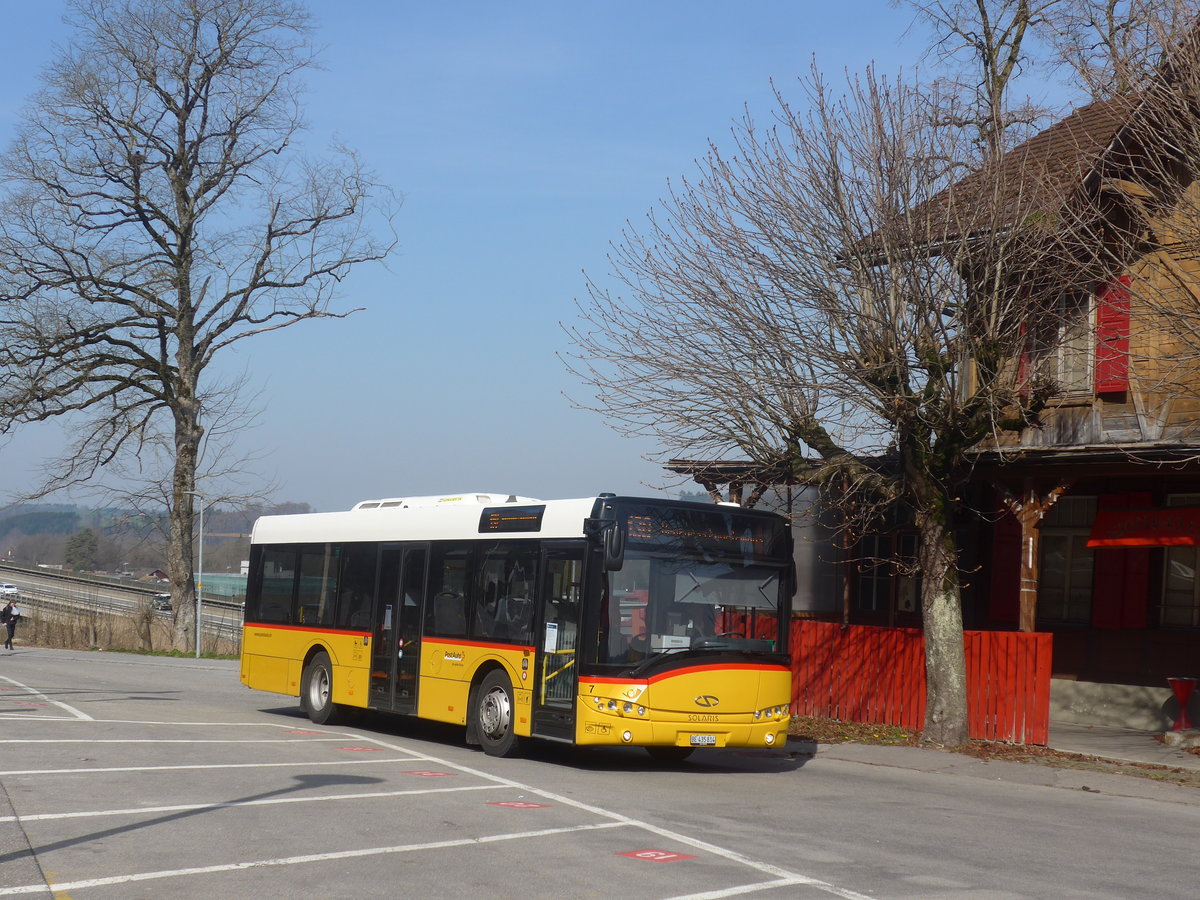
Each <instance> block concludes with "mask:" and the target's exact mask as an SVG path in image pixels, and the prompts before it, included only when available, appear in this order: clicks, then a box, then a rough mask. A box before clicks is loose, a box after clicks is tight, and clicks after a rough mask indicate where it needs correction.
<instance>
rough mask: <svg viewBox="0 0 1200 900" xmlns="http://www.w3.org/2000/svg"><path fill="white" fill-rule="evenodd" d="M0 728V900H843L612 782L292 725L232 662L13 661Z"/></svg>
mask: <svg viewBox="0 0 1200 900" xmlns="http://www.w3.org/2000/svg"><path fill="white" fill-rule="evenodd" d="M0 723H2V725H0V729H2V730H0V754H2V755H3V764H2V765H0V788H2V790H0V897H6V896H39V895H40V896H55V897H68V898H75V900H84V898H88V900H91V898H97V900H99V898H112V900H117V898H122V900H125V898H131V897H154V898H164V897H220V898H242V897H244V898H255V900H266V898H276V897H279V898H283V897H289V898H290V897H296V896H301V895H303V896H308V897H354V898H357V897H385V896H386V897H437V898H443V897H445V898H453V897H470V898H479V897H486V898H488V900H494V898H507V897H512V898H516V897H520V898H541V897H546V898H551V897H553V898H556V900H560V898H564V897H612V896H621V897H628V898H640V897H645V898H668V897H676V898H684V897H689V898H701V897H710V898H719V897H732V896H753V897H763V898H784V897H787V898H807V897H828V896H838V897H845V898H854V897H860V896H863V895H861V894H857V893H855V892H853V891H849V890H846V889H843V888H839V887H837V886H836V885H833V884H830V883H828V882H826V881H822V880H820V879H814V878H811V877H808V876H806V875H804V874H802V873H798V872H794V871H789V870H785V869H782V868H779V867H778V866H775V865H771V864H769V863H767V862H764V861H762V860H758V859H755V858H754V857H753V855H749V854H746V853H744V852H743V851H740V850H738V849H734V848H732V847H730V846H725V845H723V844H722V842H720V841H714V840H713V839H712V836H711V835H703V834H701V833H700V832H701V831H702V829H697V831H696V833H690V832H689V830H688V829H687V828H677V827H671V828H665V827H663V826H662V825H661V824H660V825H656V824H652V823H651V822H650V821H647V820H645V819H643V818H640V817H639V816H637V815H636V814H634V812H631V809H630V806H629V803H628V801H627V800H626V799H623V798H628V797H635V796H636V795H637V793H638V792H639V791H642V790H644V789H645V788H644V787H638V786H637V785H634V784H631V782H630V781H629V778H627V777H625V775H626V773H623V772H621V771H616V770H614V771H610V772H604V771H601V772H600V773H599V775H597V774H596V773H591V774H590V775H589V778H593V779H594V778H597V777H599V778H602V779H603V778H606V779H608V783H611V784H612V785H613V787H614V790H613V792H612V796H611V800H612V801H613V802H612V804H611V805H609V804H602V805H598V804H597V803H596V802H595V797H594V792H589V793H591V794H593V796H587V797H585V796H583V794H584V792H582V791H575V790H574V789H573V779H572V776H571V773H570V771H569V767H563V766H557V765H545V764H539V763H538V762H537V761H526V760H518V761H511V760H494V759H491V758H488V757H486V756H484V755H483V754H481V753H478V752H477V751H472V750H471V749H469V748H466V747H465V746H462V745H461V744H460V743H458V742H456V741H455V740H454V736H453V734H450V735H449V737H447V735H446V734H441V735H435V736H434V739H433V740H430V739H428V738H427V737H426V736H424V735H418V736H416V737H409V736H407V735H406V734H405V733H403V731H402V730H401V732H400V733H396V732H395V730H394V729H393V730H391V731H379V730H377V729H368V728H357V727H317V726H312V725H311V724H309V723H308V721H307V720H306V719H303V718H301V717H300V716H299V714H298V711H297V710H296V708H295V705H294V704H293V703H290V702H289V701H288V699H287V698H284V697H275V696H273V695H267V694H261V693H257V692H251V691H247V690H245V689H244V688H242V687H241V685H240V684H238V682H237V669H236V663H231V662H220V661H208V660H187V659H180V660H173V659H163V658H145V657H130V656H123V655H116V654H85V653H78V654H73V653H65V652H62V651H47V650H38V649H27V650H24V651H19V652H17V653H14V654H9V655H5V656H4V657H3V658H2V659H0ZM439 738H440V740H439ZM638 765H641V766H642V769H643V770H644V771H642V772H641V773H639V772H638V771H637V766H634V768H633V772H632V776H631V777H633V778H635V779H639V780H640V779H644V778H645V776H647V775H650V776H653V777H652V778H651V779H650V780H647V781H644V785H645V786H650V785H652V784H653V782H654V780H655V779H656V778H670V777H672V775H673V774H674V773H671V772H669V771H667V772H657V773H655V772H653V771H652V770H648V769H647V767H646V766H645V765H643V764H641V763H640V758H639V763H638ZM601 769H603V767H601ZM618 785H619V788H620V789H619V790H618V789H617V788H618ZM629 791H632V793H628V792H629ZM635 809H636V808H635Z"/></svg>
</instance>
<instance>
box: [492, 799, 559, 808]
mask: <svg viewBox="0 0 1200 900" xmlns="http://www.w3.org/2000/svg"><path fill="white" fill-rule="evenodd" d="M488 806H507V807H508V808H509V809H549V808H550V807H549V806H547V805H546V804H545V803H526V802H525V801H524V800H500V801H498V802H496V803H489V804H488Z"/></svg>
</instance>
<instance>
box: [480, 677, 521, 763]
mask: <svg viewBox="0 0 1200 900" xmlns="http://www.w3.org/2000/svg"><path fill="white" fill-rule="evenodd" d="M513 710H514V704H513V689H512V682H510V681H509V680H508V676H507V675H506V674H505V673H504V672H502V671H500V670H499V669H494V670H493V671H491V672H488V674H487V675H485V676H484V677H483V681H482V683H480V685H479V689H478V690H476V692H475V703H474V705H473V708H472V715H473V716H474V724H475V735H476V737H478V738H479V743H480V745H481V746H482V747H483V752H484V753H486V754H487V755H488V756H515V755H516V753H517V751H518V750H519V749H520V739H519V738H518V737H517V733H516V731H515V730H514V721H515V718H514V714H513Z"/></svg>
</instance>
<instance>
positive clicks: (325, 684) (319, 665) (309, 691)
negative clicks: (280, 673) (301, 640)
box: [300, 653, 338, 725]
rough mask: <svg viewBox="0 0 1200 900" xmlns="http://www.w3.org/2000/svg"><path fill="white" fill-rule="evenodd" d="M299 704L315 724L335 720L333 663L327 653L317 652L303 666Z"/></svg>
mask: <svg viewBox="0 0 1200 900" xmlns="http://www.w3.org/2000/svg"><path fill="white" fill-rule="evenodd" d="M300 705H301V706H302V707H303V708H304V711H305V712H306V713H308V717H309V718H310V719H311V720H312V721H313V722H315V723H316V724H317V725H329V724H332V723H333V722H335V721H337V717H338V705H337V704H336V703H334V702H333V664H332V663H331V662H330V661H329V654H328V653H318V654H317V655H316V656H314V657H313V658H312V659H311V660H310V661H309V663H308V665H307V666H305V667H304V675H303V677H302V678H301V679H300Z"/></svg>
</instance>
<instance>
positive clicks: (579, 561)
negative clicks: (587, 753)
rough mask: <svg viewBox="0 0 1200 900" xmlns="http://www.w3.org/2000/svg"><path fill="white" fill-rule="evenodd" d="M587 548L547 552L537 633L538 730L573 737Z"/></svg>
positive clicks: (535, 711) (552, 735)
mask: <svg viewBox="0 0 1200 900" xmlns="http://www.w3.org/2000/svg"><path fill="white" fill-rule="evenodd" d="M583 556H584V549H583V547H582V546H581V547H579V548H578V549H571V550H566V549H564V550H548V551H546V552H545V553H543V556H542V589H541V591H540V592H539V598H540V603H541V607H542V609H541V615H540V616H539V618H538V621H539V623H540V625H539V629H540V630H539V631H538V632H536V633H535V635H534V643H535V650H536V652H535V654H534V682H533V691H534V696H533V733H534V734H536V735H539V736H541V737H549V738H562V739H566V740H570V739H573V738H574V736H575V699H576V694H577V693H578V683H579V667H578V664H577V661H576V648H577V645H578V643H579V613H580V601H581V600H582V598H583Z"/></svg>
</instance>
